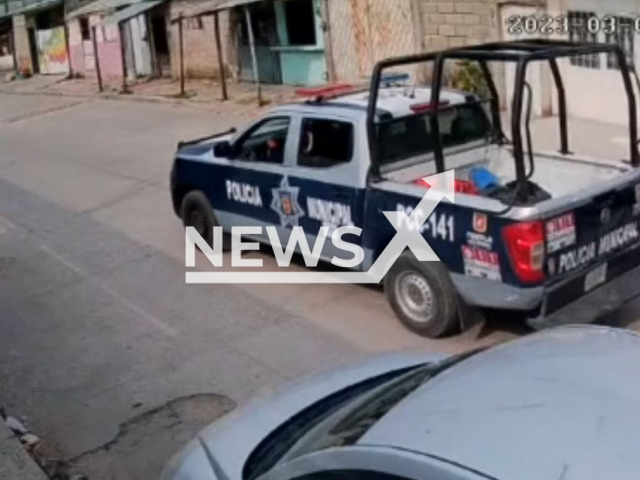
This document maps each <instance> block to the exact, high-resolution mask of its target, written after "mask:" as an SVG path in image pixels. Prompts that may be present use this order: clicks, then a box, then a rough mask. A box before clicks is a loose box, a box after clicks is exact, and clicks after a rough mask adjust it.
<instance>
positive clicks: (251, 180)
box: [212, 115, 293, 238]
mask: <svg viewBox="0 0 640 480" xmlns="http://www.w3.org/2000/svg"><path fill="white" fill-rule="evenodd" d="M291 123H292V119H291V117H289V116H286V115H278V116H273V117H268V118H266V119H264V120H262V121H260V122H258V123H257V124H255V125H254V126H253V127H251V128H249V130H247V132H246V133H244V134H243V135H242V136H241V137H240V138H239V139H238V140H236V141H235V142H234V145H233V155H232V158H230V159H229V160H228V161H226V162H225V167H224V169H225V171H224V172H220V175H217V177H218V182H220V181H223V182H224V184H223V185H217V186H216V188H215V190H216V193H215V196H216V197H217V198H215V200H214V202H212V204H213V205H214V210H215V212H216V217H217V219H218V221H219V222H220V224H221V225H222V226H223V227H224V228H225V229H226V230H229V229H230V228H231V227H233V226H238V227H251V226H268V225H273V224H276V219H277V217H278V216H277V215H276V213H275V212H274V211H273V209H272V208H271V196H272V192H273V190H274V189H275V188H278V187H279V186H280V184H281V180H282V178H285V177H286V173H287V172H288V170H289V166H287V165H286V164H287V161H285V160H286V159H287V158H289V159H290V158H292V156H293V151H292V150H291V149H292V148H293V141H292V140H293V135H292V128H291ZM290 161H291V160H289V162H290ZM265 238H266V237H265Z"/></svg>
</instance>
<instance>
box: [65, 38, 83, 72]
mask: <svg viewBox="0 0 640 480" xmlns="http://www.w3.org/2000/svg"><path fill="white" fill-rule="evenodd" d="M69 60H70V62H71V68H72V69H73V73H79V74H81V75H84V74H85V73H86V71H85V70H86V69H85V64H84V49H83V48H82V43H81V44H80V45H71V44H70V45H69Z"/></svg>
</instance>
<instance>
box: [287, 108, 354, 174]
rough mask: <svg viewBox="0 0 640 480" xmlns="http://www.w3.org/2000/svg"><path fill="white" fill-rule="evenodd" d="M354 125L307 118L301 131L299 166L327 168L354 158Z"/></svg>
mask: <svg viewBox="0 0 640 480" xmlns="http://www.w3.org/2000/svg"><path fill="white" fill-rule="evenodd" d="M353 130H354V129H353V125H352V124H351V123H348V122H340V121H336V120H321V119H312V118H305V119H304V120H303V121H302V127H301V129H300V150H299V152H298V165H299V166H302V167H311V168H327V167H333V166H335V165H340V164H342V163H349V162H350V161H351V158H352V157H353Z"/></svg>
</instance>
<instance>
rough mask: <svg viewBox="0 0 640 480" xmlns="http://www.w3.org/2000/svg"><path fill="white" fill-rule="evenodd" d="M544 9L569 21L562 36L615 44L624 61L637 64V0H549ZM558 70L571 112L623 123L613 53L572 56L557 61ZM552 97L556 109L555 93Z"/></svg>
mask: <svg viewBox="0 0 640 480" xmlns="http://www.w3.org/2000/svg"><path fill="white" fill-rule="evenodd" d="M549 13H550V15H551V16H552V17H554V18H558V17H560V16H565V17H566V18H568V19H569V22H570V23H571V25H572V26H573V28H572V29H571V33H570V34H569V35H565V36H564V37H563V38H567V39H571V40H576V41H581V42H588V43H594V42H614V43H618V44H619V45H620V46H621V47H622V49H623V50H624V52H625V53H626V56H627V62H629V63H632V64H634V65H637V64H638V62H639V61H640V56H639V53H640V21H638V19H640V1H638V0H549ZM590 19H591V20H590ZM611 21H614V22H615V25H616V26H615V32H611V29H610V28H609V27H608V25H609V24H610V22H611ZM610 32H611V33H610ZM562 70H563V74H564V78H565V83H566V90H567V104H568V110H569V113H570V114H571V115H573V116H575V117H581V118H585V119H590V120H597V121H603V122H607V123H613V124H618V125H627V124H628V116H627V113H626V112H627V99H626V95H625V90H624V87H623V84H622V79H621V76H620V71H619V69H618V66H617V62H616V61H615V59H614V58H612V57H611V56H608V55H605V54H601V55H590V56H587V57H584V58H582V57H581V58H576V59H573V60H570V61H569V60H568V61H563V62H562ZM636 94H637V92H636ZM553 102H554V104H553V108H554V111H557V105H556V104H557V102H556V99H555V96H554V99H553Z"/></svg>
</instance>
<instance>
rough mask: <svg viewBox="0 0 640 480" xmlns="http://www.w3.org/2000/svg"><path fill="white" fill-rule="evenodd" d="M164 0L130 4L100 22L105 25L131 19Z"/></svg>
mask: <svg viewBox="0 0 640 480" xmlns="http://www.w3.org/2000/svg"><path fill="white" fill-rule="evenodd" d="M163 1H164V0H146V1H142V2H138V3H134V4H133V5H129V6H128V7H127V8H123V9H122V10H118V11H117V12H115V13H113V14H111V15H109V16H108V17H105V18H103V19H102V22H100V25H102V26H105V27H106V26H108V25H117V24H119V23H120V22H123V21H125V20H129V19H130V18H133V17H137V16H138V15H140V14H141V13H144V12H146V11H147V10H150V9H152V8H153V7H155V6H158V5H160V4H161V3H162V2H163Z"/></svg>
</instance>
